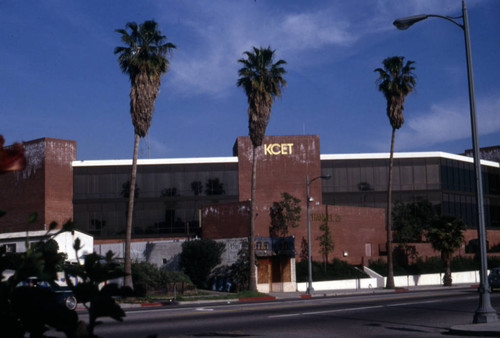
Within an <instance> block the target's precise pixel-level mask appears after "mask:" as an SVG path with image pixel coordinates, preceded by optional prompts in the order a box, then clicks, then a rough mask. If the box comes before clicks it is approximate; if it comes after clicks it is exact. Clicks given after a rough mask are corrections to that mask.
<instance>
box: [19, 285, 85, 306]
mask: <svg viewBox="0 0 500 338" xmlns="http://www.w3.org/2000/svg"><path fill="white" fill-rule="evenodd" d="M21 287H29V288H46V290H49V295H50V296H53V297H54V299H55V300H56V302H57V303H58V304H59V305H63V306H64V307H66V308H67V309H68V310H75V309H76V305H77V301H76V297H75V295H74V294H73V291H71V289H70V288H69V287H67V286H60V285H59V284H57V283H54V282H48V281H42V280H38V279H37V278H28V279H26V280H24V281H22V282H20V283H18V284H17V285H16V288H21Z"/></svg>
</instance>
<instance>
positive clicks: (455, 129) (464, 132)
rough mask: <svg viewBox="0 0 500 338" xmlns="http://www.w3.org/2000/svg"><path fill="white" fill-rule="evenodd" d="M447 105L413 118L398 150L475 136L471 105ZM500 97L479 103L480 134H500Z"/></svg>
mask: <svg viewBox="0 0 500 338" xmlns="http://www.w3.org/2000/svg"><path fill="white" fill-rule="evenodd" d="M456 102H458V100H457V101H454V102H453V103H450V102H445V103H438V104H434V105H432V106H431V107H430V111H429V112H428V113H422V114H420V115H418V116H416V117H414V118H409V119H408V121H407V122H406V123H405V125H403V127H402V128H401V130H400V131H398V136H397V138H398V140H397V143H398V149H399V150H409V149H415V148H421V147H431V146H433V145H436V144H439V143H443V142H449V141H456V140H460V139H464V138H470V137H471V136H470V135H471V127H470V126H471V121H470V110H469V103H468V101H467V100H460V102H459V103H456ZM499 107H500V98H498V96H491V97H488V98H484V99H482V100H478V103H477V107H476V111H477V121H478V133H479V135H486V134H491V133H496V132H500V118H498V109H499Z"/></svg>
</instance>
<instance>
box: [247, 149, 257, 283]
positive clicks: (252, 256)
mask: <svg viewBox="0 0 500 338" xmlns="http://www.w3.org/2000/svg"><path fill="white" fill-rule="evenodd" d="M256 153H257V147H253V154H252V186H251V192H250V194H251V197H250V198H251V200H250V236H249V238H248V253H249V255H250V257H249V260H250V281H249V284H248V289H249V290H250V291H257V279H256V277H255V247H254V243H253V241H254V236H255V235H254V234H255V212H256V207H255V185H256V184H255V183H256V180H257V155H256Z"/></svg>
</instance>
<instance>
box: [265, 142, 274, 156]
mask: <svg viewBox="0 0 500 338" xmlns="http://www.w3.org/2000/svg"><path fill="white" fill-rule="evenodd" d="M271 146H272V144H264V155H267V154H269V153H271Z"/></svg>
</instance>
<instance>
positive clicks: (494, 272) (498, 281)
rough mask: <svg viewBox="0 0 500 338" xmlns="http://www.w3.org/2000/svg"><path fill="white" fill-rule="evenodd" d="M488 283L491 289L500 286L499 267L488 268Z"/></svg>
mask: <svg viewBox="0 0 500 338" xmlns="http://www.w3.org/2000/svg"><path fill="white" fill-rule="evenodd" d="M488 283H489V285H490V288H491V289H492V290H493V289H497V288H500V268H493V269H491V270H490V274H489V275H488Z"/></svg>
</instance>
